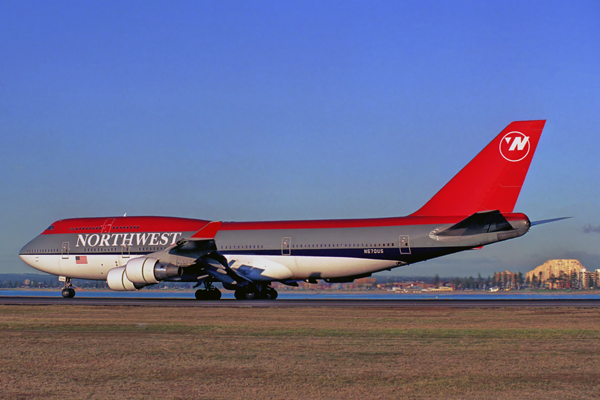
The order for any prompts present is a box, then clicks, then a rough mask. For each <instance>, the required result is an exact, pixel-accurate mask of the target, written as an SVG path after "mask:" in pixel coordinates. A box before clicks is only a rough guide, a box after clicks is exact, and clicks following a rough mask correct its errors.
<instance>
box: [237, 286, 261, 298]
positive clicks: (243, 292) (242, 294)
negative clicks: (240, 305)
mask: <svg viewBox="0 0 600 400" xmlns="http://www.w3.org/2000/svg"><path fill="white" fill-rule="evenodd" d="M259 295H260V293H259V292H258V291H254V290H248V289H245V288H244V289H237V290H236V291H235V298H236V299H238V300H254V299H258V298H259Z"/></svg>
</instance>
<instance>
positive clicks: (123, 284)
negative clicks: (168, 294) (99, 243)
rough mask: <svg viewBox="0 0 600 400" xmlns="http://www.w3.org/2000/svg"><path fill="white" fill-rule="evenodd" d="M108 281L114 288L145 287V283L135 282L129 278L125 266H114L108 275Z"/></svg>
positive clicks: (121, 289) (120, 289) (126, 289)
mask: <svg viewBox="0 0 600 400" xmlns="http://www.w3.org/2000/svg"><path fill="white" fill-rule="evenodd" d="M106 283H108V287H109V288H111V289H112V290H118V291H130V290H138V289H141V288H143V287H144V286H145V285H140V284H135V283H133V282H131V281H130V280H129V279H127V275H126V274H125V267H118V268H113V269H111V270H110V271H108V274H107V275H106Z"/></svg>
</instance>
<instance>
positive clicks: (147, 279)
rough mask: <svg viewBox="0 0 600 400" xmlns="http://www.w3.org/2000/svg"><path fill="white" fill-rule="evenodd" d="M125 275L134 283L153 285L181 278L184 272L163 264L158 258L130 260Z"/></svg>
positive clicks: (173, 266) (179, 268) (178, 268)
mask: <svg viewBox="0 0 600 400" xmlns="http://www.w3.org/2000/svg"><path fill="white" fill-rule="evenodd" d="M125 273H126V275H127V279H129V280H130V281H131V282H133V283H138V284H142V285H152V284H154V283H158V282H160V281H162V280H165V279H167V278H172V277H174V276H181V274H182V273H183V270H182V268H181V267H177V266H175V265H172V264H162V263H160V262H159V260H158V259H156V258H152V257H139V258H134V259H132V260H129V262H128V263H127V265H126V266H125Z"/></svg>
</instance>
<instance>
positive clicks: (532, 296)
mask: <svg viewBox="0 0 600 400" xmlns="http://www.w3.org/2000/svg"><path fill="white" fill-rule="evenodd" d="M0 296H2V297H4V296H14V297H16V296H23V297H62V296H61V293H60V290H12V289H0ZM98 297H100V298H103V297H104V298H108V297H113V298H134V299H148V298H153V299H161V298H162V299H193V298H194V292H193V291H150V290H140V291H138V292H113V291H110V290H106V291H105V290H82V289H81V290H77V295H76V298H78V299H79V298H98ZM222 298H223V299H233V298H234V296H233V293H232V292H223V296H222ZM278 298H279V299H283V300H324V299H326V300H428V299H429V300H431V299H438V300H544V299H546V300H561V299H564V300H600V294H595V293H590V294H587V293H585V292H573V293H564V292H561V293H548V294H546V293H528V292H503V293H473V292H470V293H468V294H465V293H443V294H441V293H417V294H407V293H391V292H390V293H380V292H379V293H369V292H360V293H339V292H338V293H328V292H317V293H315V292H286V291H281V292H279V297H278Z"/></svg>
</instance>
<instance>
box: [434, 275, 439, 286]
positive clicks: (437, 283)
mask: <svg viewBox="0 0 600 400" xmlns="http://www.w3.org/2000/svg"><path fill="white" fill-rule="evenodd" d="M433 284H434V285H435V287H440V276H439V275H438V274H435V278H433Z"/></svg>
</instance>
